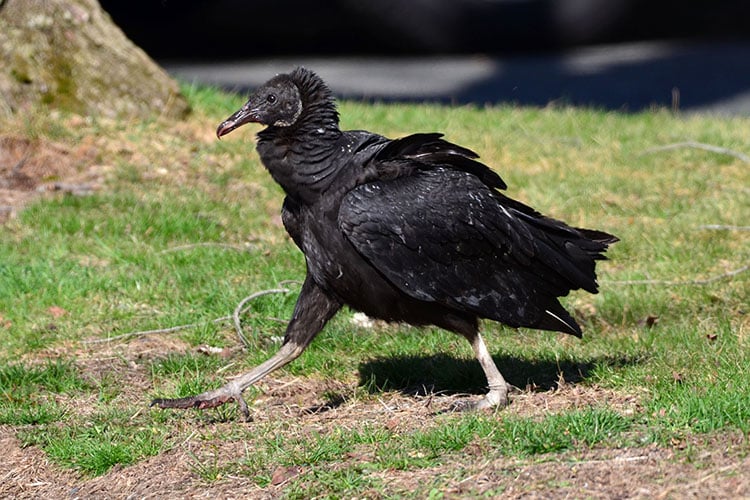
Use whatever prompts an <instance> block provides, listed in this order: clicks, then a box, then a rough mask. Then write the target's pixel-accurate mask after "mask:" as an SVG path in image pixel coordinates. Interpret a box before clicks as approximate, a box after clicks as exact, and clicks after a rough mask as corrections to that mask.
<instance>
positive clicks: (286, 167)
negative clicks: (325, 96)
mask: <svg viewBox="0 0 750 500" xmlns="http://www.w3.org/2000/svg"><path fill="white" fill-rule="evenodd" d="M341 136H342V132H341V130H340V129H339V121H338V113H337V112H336V108H335V106H334V104H333V102H332V101H325V102H323V103H321V104H320V105H317V106H315V105H313V106H310V107H308V108H306V109H305V111H304V112H303V113H302V115H301V116H300V117H299V119H298V121H297V123H295V124H294V125H292V126H290V127H274V126H270V127H268V128H266V129H265V130H263V131H261V132H260V133H259V134H258V139H259V140H258V146H257V149H258V153H259V154H260V158H261V161H262V162H263V165H265V167H266V168H267V169H268V171H269V172H270V173H271V176H272V177H273V178H274V180H275V181H276V182H277V183H278V184H279V185H280V186H281V187H282V188H283V189H284V191H285V192H286V194H287V196H289V197H291V198H294V199H295V201H297V202H299V203H304V204H309V205H311V204H313V203H315V202H316V201H317V200H318V199H319V198H320V196H321V195H322V194H323V193H324V192H325V191H326V190H327V189H328V188H329V187H330V186H331V184H332V183H333V181H334V179H335V178H336V173H337V172H338V170H339V169H340V167H341V166H342V165H343V162H340V161H335V160H334V159H335V157H336V152H337V151H338V149H339V147H338V142H339V140H340V139H341Z"/></svg>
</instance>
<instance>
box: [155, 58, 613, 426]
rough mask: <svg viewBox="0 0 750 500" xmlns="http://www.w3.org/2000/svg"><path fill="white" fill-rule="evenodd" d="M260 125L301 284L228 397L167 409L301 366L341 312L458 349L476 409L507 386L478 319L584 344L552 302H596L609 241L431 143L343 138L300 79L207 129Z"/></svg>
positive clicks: (326, 102) (496, 400)
mask: <svg viewBox="0 0 750 500" xmlns="http://www.w3.org/2000/svg"><path fill="white" fill-rule="evenodd" d="M248 122H256V123H260V124H263V125H265V126H266V128H265V129H263V130H262V131H261V132H260V133H259V134H258V143H257V150H258V153H259V155H260V158H261V161H262V162H263V165H265V167H266V168H267V169H268V171H269V173H270V174H271V176H272V177H273V178H274V179H275V181H276V182H277V183H278V184H279V185H281V187H282V188H283V189H284V191H285V193H286V198H285V200H284V204H283V208H282V219H283V222H284V227H285V228H286V230H287V231H288V233H289V234H290V236H291V237H292V239H293V240H294V242H295V244H296V245H297V246H298V247H299V249H300V250H301V251H302V252H303V253H304V255H305V259H306V263H307V276H306V278H305V281H304V284H303V285H302V289H301V291H300V295H299V298H298V301H297V304H296V306H295V309H294V313H293V316H292V319H291V321H290V323H289V326H288V328H287V331H286V334H285V337H284V342H283V344H282V347H281V348H280V350H279V352H278V353H277V354H276V355H274V356H273V357H272V358H270V359H269V360H268V361H266V362H265V363H263V364H261V365H260V366H258V367H256V368H255V369H253V370H252V371H250V372H248V373H246V374H244V375H242V376H240V377H238V378H236V379H234V380H233V381H231V382H229V383H228V384H227V385H225V386H224V387H222V388H220V389H217V390H215V391H209V392H206V393H203V394H200V395H197V396H192V397H188V398H181V399H159V400H156V401H154V404H156V405H158V406H160V407H163V408H189V407H199V408H206V407H212V406H217V405H219V404H222V403H224V402H226V401H228V400H230V399H234V400H237V401H238V402H239V403H240V406H241V409H242V411H243V413H244V414H245V415H246V416H247V406H246V404H245V403H244V401H243V400H242V397H241V393H242V391H243V390H244V389H245V388H247V387H248V386H249V385H251V384H253V383H254V382H256V381H257V380H259V379H260V378H262V377H263V376H265V375H266V374H268V373H269V372H270V371H272V370H274V369H276V368H278V367H280V366H283V365H285V364H287V363H288V362H290V361H291V360H293V359H295V358H296V357H297V356H299V355H300V354H301V353H302V351H303V350H304V349H305V347H307V345H308V344H309V343H310V342H311V341H312V340H313V338H314V337H315V335H316V334H317V333H318V332H319V331H320V330H321V329H322V328H323V327H324V325H325V324H326V322H327V321H328V320H329V319H330V318H331V317H332V316H333V315H334V314H335V313H336V312H337V311H338V310H339V309H340V308H341V307H342V306H343V305H348V306H349V307H351V308H353V309H356V310H358V311H362V312H364V313H365V314H367V315H368V316H371V317H373V318H379V319H383V320H386V321H403V322H407V323H410V324H413V325H428V324H431V325H436V326H439V327H441V328H445V329H447V330H450V331H453V332H456V333H458V334H460V335H462V336H464V337H465V338H466V339H467V340H468V341H469V342H470V343H471V345H472V348H473V349H474V353H475V355H476V357H477V360H478V361H479V363H480V365H481V366H482V368H483V370H484V372H485V374H486V376H487V380H488V385H489V392H488V393H487V394H486V395H485V396H484V397H483V398H482V399H480V400H479V401H476V402H473V403H471V404H468V405H467V406H469V407H472V408H485V407H492V406H496V405H499V404H505V403H506V402H507V397H508V390H509V388H508V384H507V383H506V382H505V380H504V379H503V377H502V375H501V374H500V372H499V370H498V369H497V367H496V366H495V363H494V362H493V360H492V358H491V356H490V354H489V352H488V350H487V348H486V346H485V344H484V341H483V340H482V337H481V335H480V334H479V331H478V319H479V318H488V319H492V320H495V321H498V322H500V323H503V324H505V325H508V326H511V327H529V328H537V329H542V330H552V331H560V332H565V333H568V334H571V335H575V336H579V337H580V336H581V329H580V327H579V326H578V324H577V323H576V321H575V320H574V319H573V318H572V317H571V315H570V314H569V313H568V312H567V311H566V310H565V309H564V308H563V307H562V306H561V305H560V303H559V301H558V297H561V296H564V295H567V294H568V292H569V291H571V290H576V289H583V290H586V291H588V292H591V293H596V292H597V283H596V274H595V264H596V261H597V260H600V259H603V258H604V252H605V251H606V249H607V247H608V245H610V244H612V243H614V242H616V241H617V238H616V237H614V236H612V235H610V234H607V233H605V232H602V231H595V230H589V229H580V228H574V227H571V226H569V225H567V224H565V223H563V222H560V221H558V220H554V219H551V218H548V217H545V216H543V215H541V214H540V213H538V212H537V211H535V210H534V209H532V208H530V207H528V206H526V205H524V204H523V203H520V202H518V201H515V200H513V199H511V198H509V197H507V196H505V195H504V194H502V193H501V192H500V190H503V189H505V188H506V185H505V183H504V182H503V180H502V179H501V178H500V176H499V175H498V174H497V173H495V172H494V171H492V170H491V169H490V168H488V167H487V166H486V165H484V164H482V163H481V162H479V161H478V155H477V154H476V153H474V152H473V151H471V150H469V149H466V148H464V147H461V146H458V145H456V144H452V143H450V142H448V141H446V140H444V139H443V138H442V135H441V134H437V133H427V134H414V135H410V136H407V137H404V138H400V139H395V140H391V139H388V138H386V137H383V136H380V135H377V134H374V133H371V132H366V131H341V130H340V129H339V117H338V112H337V110H336V106H335V102H334V99H333V97H332V94H331V92H330V90H329V89H328V87H327V86H326V85H325V83H324V82H323V81H322V80H321V79H320V78H319V77H318V76H317V75H316V74H315V73H313V72H311V71H309V70H307V69H304V68H297V69H295V70H294V71H292V72H291V73H289V74H282V75H278V76H276V77H274V78H272V79H271V80H269V81H268V82H267V83H266V84H264V85H263V86H261V87H260V88H258V89H257V90H256V91H255V92H254V93H253V94H252V95H251V96H250V98H249V100H248V101H247V103H246V104H245V105H244V106H243V107H242V108H241V109H239V110H238V111H237V112H236V113H234V114H233V115H232V116H230V117H229V118H228V119H227V120H225V121H224V122H223V123H221V124H220V125H219V127H218V129H217V135H218V136H219V137H221V136H223V135H225V134H227V133H229V132H231V131H232V130H234V129H236V128H237V127H239V126H241V125H243V124H245V123H248Z"/></svg>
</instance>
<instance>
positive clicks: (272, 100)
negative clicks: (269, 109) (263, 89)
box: [266, 94, 276, 104]
mask: <svg viewBox="0 0 750 500" xmlns="http://www.w3.org/2000/svg"><path fill="white" fill-rule="evenodd" d="M266 101H268V103H269V104H276V94H268V97H266Z"/></svg>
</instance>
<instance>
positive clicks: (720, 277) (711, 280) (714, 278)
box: [604, 264, 750, 286]
mask: <svg viewBox="0 0 750 500" xmlns="http://www.w3.org/2000/svg"><path fill="white" fill-rule="evenodd" d="M748 269H750V264H748V265H746V266H742V267H740V268H739V269H735V270H733V271H729V272H726V273H724V274H719V275H718V276H712V277H710V278H706V279H702V280H685V281H670V280H625V281H616V280H613V281H610V280H606V281H604V283H606V284H607V285H664V286H690V285H710V284H711V283H716V282H717V281H721V280H723V279H727V278H732V277H734V276H737V275H738V274H742V273H744V272H745V271H747V270H748Z"/></svg>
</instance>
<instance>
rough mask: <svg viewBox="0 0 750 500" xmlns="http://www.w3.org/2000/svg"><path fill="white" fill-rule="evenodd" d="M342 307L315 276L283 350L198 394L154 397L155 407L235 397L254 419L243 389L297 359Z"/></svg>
mask: <svg viewBox="0 0 750 500" xmlns="http://www.w3.org/2000/svg"><path fill="white" fill-rule="evenodd" d="M339 309H341V304H340V303H339V302H338V301H336V300H334V299H332V298H331V297H329V296H328V295H326V294H325V293H324V292H323V291H322V290H321V289H320V288H318V286H317V285H315V283H314V282H313V281H312V279H311V278H309V277H308V278H307V279H306V280H305V283H304V284H303V285H302V290H301V291H300V294H299V298H298V299H297V304H296V306H295V307H294V314H293V315H292V319H291V321H290V322H289V326H288V327H287V329H286V334H285V335H284V343H283V345H282V346H281V348H280V349H279V352H277V353H276V354H274V355H273V356H272V357H271V358H269V359H268V360H267V361H265V362H264V363H262V364H260V365H258V366H257V367H255V368H253V369H252V370H251V371H249V372H247V373H245V374H242V375H240V376H239V377H237V378H235V379H234V380H232V381H230V382H228V383H227V384H225V385H224V386H222V387H220V388H218V389H215V390H212V391H206V392H204V393H201V394H198V395H196V396H188V397H185V398H178V399H162V398H159V399H154V400H153V401H152V402H151V406H158V407H159V408H179V409H187V408H198V409H203V408H214V407H216V406H220V405H223V404H224V403H226V402H228V401H230V400H234V401H236V402H237V404H238V405H239V407H240V412H241V413H242V416H243V417H244V419H245V420H248V419H249V418H250V410H249V409H248V407H247V403H246V402H245V400H244V399H243V398H242V392H243V391H244V390H245V389H247V388H248V387H250V386H251V385H253V384H254V383H255V382H257V381H258V380H260V379H262V378H263V377H265V376H266V375H268V374H269V373H271V372H272V371H274V370H276V369H277V368H281V367H282V366H284V365H286V364H287V363H289V362H290V361H293V360H294V359H296V358H297V357H299V355H300V354H302V352H303V351H304V350H305V348H306V347H307V346H308V345H309V344H310V342H311V341H312V339H313V338H314V337H315V335H317V334H318V332H320V330H322V329H323V326H324V325H325V324H326V323H327V322H328V320H329V319H331V318H332V317H333V315H334V314H336V312H337V311H338V310H339Z"/></svg>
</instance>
